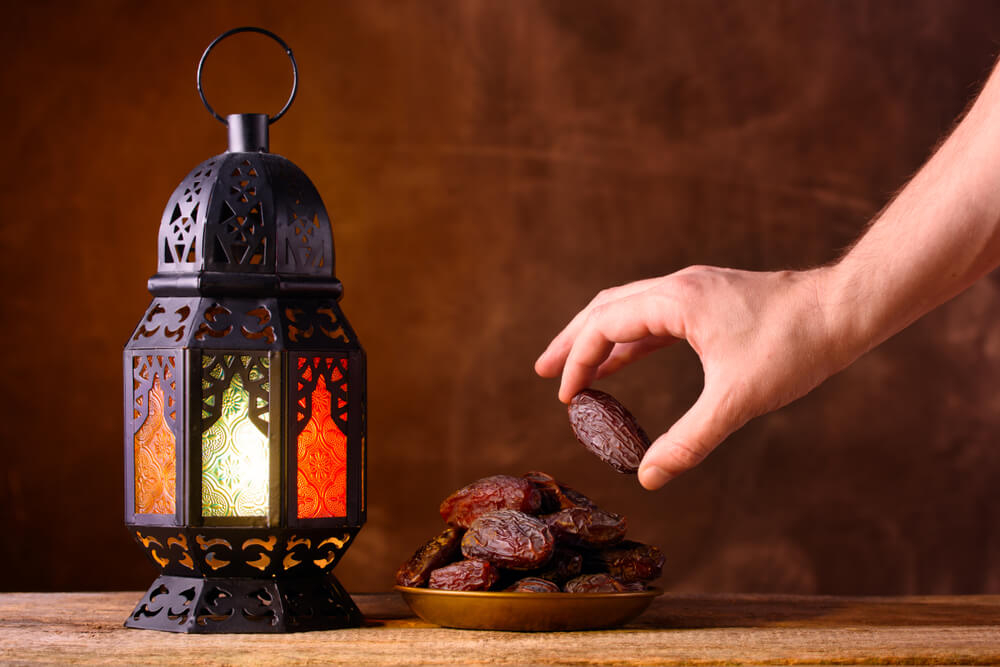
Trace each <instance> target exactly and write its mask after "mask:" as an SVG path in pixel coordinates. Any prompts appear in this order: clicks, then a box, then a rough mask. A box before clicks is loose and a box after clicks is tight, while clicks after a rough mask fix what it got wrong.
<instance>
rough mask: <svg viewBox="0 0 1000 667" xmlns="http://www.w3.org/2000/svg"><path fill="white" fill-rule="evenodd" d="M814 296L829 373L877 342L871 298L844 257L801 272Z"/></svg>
mask: <svg viewBox="0 0 1000 667" xmlns="http://www.w3.org/2000/svg"><path fill="white" fill-rule="evenodd" d="M803 274H804V277H805V279H806V282H807V283H808V284H809V285H810V286H811V288H812V290H813V292H814V294H815V299H816V305H815V307H816V309H817V311H818V318H819V321H820V322H821V323H822V324H821V326H822V336H823V338H824V340H825V342H826V349H827V350H828V352H829V357H828V358H829V359H830V362H831V364H832V365H833V367H832V368H830V369H828V370H829V373H830V374H831V375H832V374H833V373H836V372H838V371H840V370H843V369H844V368H845V367H847V366H849V365H850V364H851V363H852V362H854V361H855V360H856V359H857V358H858V357H860V356H861V355H863V354H865V353H866V352H868V351H869V350H870V349H872V348H873V347H875V345H877V344H878V343H879V342H881V341H880V340H879V339H878V336H877V334H876V333H875V331H876V328H877V327H876V326H875V324H874V322H873V318H872V317H871V308H870V305H871V304H870V302H869V300H868V299H867V298H866V297H865V295H864V294H863V287H862V285H861V284H860V283H859V281H858V280H857V278H856V274H854V273H853V272H852V271H851V270H850V267H848V266H845V264H844V262H843V261H840V262H837V263H836V264H828V265H825V266H820V267H817V268H814V269H809V270H807V271H804V272H803Z"/></svg>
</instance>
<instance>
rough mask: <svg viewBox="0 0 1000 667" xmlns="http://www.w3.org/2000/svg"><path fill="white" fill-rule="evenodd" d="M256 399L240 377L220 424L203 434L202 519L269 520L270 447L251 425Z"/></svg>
mask: <svg viewBox="0 0 1000 667" xmlns="http://www.w3.org/2000/svg"><path fill="white" fill-rule="evenodd" d="M249 408H250V393H249V392H248V391H247V390H246V389H245V388H244V387H243V381H242V379H241V377H240V375H239V374H235V375H233V377H232V380H231V382H230V384H229V388H228V389H226V391H225V393H224V394H223V395H222V411H221V416H220V417H219V419H218V421H216V422H215V423H214V424H212V425H211V426H209V427H208V428H207V429H206V430H205V432H204V433H203V434H202V439H201V447H202V454H201V456H202V458H201V461H202V463H201V465H202V482H201V484H202V494H201V503H202V506H201V509H202V516H265V515H266V514H267V509H268V479H269V475H268V470H269V457H268V442H267V434H266V433H262V432H261V431H260V429H258V428H257V427H256V426H255V425H254V424H253V422H251V421H250V416H249Z"/></svg>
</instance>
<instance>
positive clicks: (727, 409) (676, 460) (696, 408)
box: [639, 388, 746, 491]
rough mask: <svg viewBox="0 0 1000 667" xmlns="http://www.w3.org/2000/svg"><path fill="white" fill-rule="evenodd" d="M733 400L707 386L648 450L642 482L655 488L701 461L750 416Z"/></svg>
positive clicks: (641, 467) (640, 469) (643, 460)
mask: <svg viewBox="0 0 1000 667" xmlns="http://www.w3.org/2000/svg"><path fill="white" fill-rule="evenodd" d="M732 408H733V405H732V402H731V401H729V400H726V398H725V397H722V396H719V395H717V394H715V393H713V392H710V391H709V390H708V389H707V388H706V390H705V391H702V393H701V396H699V397H698V400H697V401H695V404H694V405H692V406H691V408H690V409H689V410H688V411H687V412H686V413H685V414H684V416H683V417H681V418H680V419H679V420H678V421H677V422H676V423H675V424H674V425H673V426H672V427H671V428H670V430H669V431H667V432H666V433H664V434H663V435H661V436H660V437H659V438H657V439H656V441H655V442H653V444H652V445H651V446H650V448H649V449H648V450H647V451H646V455H645V456H644V457H643V459H642V463H641V464H640V465H639V483H640V484H642V486H644V487H645V488H647V489H649V490H650V491H652V490H655V489H658V488H660V487H661V486H663V485H664V484H666V483H667V482H669V481H670V480H671V479H673V478H674V477H677V476H678V475H680V474H681V473H682V472H685V471H687V470H690V469H691V468H693V467H695V466H696V465H698V464H699V463H701V462H702V461H703V460H704V459H705V457H706V456H708V455H709V454H710V453H711V452H712V450H714V449H715V448H716V447H718V446H719V445H720V444H721V443H722V441H723V440H725V439H726V437H727V436H729V434H730V433H732V432H733V431H735V430H736V429H738V428H739V427H740V426H742V425H743V423H745V421H746V419H745V418H743V417H741V416H740V414H739V412H736V411H734V410H733V409H732Z"/></svg>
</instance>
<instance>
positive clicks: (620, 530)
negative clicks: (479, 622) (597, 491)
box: [396, 472, 664, 593]
mask: <svg viewBox="0 0 1000 667" xmlns="http://www.w3.org/2000/svg"><path fill="white" fill-rule="evenodd" d="M440 510H441V517H442V518H443V519H444V520H445V522H446V523H447V524H448V527H447V528H446V529H445V530H444V531H443V532H442V533H441V534H440V535H437V536H435V537H434V538H432V539H431V540H430V541H428V542H427V543H426V544H424V545H423V546H422V547H420V548H419V549H417V551H416V553H414V554H413V557H412V558H410V560H408V561H406V562H405V563H403V565H402V566H400V568H399V570H398V571H397V572H396V583H397V584H399V585H400V586H409V587H428V588H438V589H443V590H451V591H490V590H493V591H496V590H502V591H512V592H525V593H558V592H561V591H562V592H566V593H614V592H625V591H642V590H645V588H646V583H647V582H649V581H652V580H653V579H656V578H657V577H659V576H660V574H661V573H662V572H663V560H664V559H663V553H662V552H661V551H660V550H659V549H657V548H656V547H653V546H649V545H647V544H641V543H639V542H633V541H630V540H626V539H625V531H626V528H627V526H626V521H625V517H623V516H621V515H620V514H615V513H613V512H608V511H605V510H603V509H601V508H600V507H598V506H597V505H596V504H595V503H594V502H593V501H592V500H591V499H590V498H588V497H587V496H585V495H583V494H582V493H580V492H579V491H575V490H574V489H571V488H569V487H568V486H566V485H564V484H562V483H560V482H558V481H556V480H555V479H554V478H553V477H552V476H550V475H547V474H545V473H543V472H529V473H527V474H525V475H524V476H523V477H513V476H510V475H494V476H492V477H484V478H483V479H480V480H477V481H475V482H473V483H472V484H469V485H468V486H465V487H463V488H461V489H459V490H458V491H456V492H455V493H453V494H451V495H450V496H448V497H447V498H445V500H444V502H442V503H441V508H440Z"/></svg>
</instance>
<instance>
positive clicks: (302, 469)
mask: <svg viewBox="0 0 1000 667" xmlns="http://www.w3.org/2000/svg"><path fill="white" fill-rule="evenodd" d="M297 370H298V381H297V390H298V413H299V419H300V422H301V421H305V425H304V426H303V427H302V430H301V431H300V432H299V434H298V437H297V439H296V445H297V466H298V470H297V475H296V484H297V496H298V518H300V519H319V518H335V517H345V516H347V413H348V409H347V400H348V399H347V395H348V383H347V359H346V358H337V357H298V362H297ZM307 415H308V419H307V421H306V416H307Z"/></svg>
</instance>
